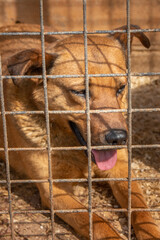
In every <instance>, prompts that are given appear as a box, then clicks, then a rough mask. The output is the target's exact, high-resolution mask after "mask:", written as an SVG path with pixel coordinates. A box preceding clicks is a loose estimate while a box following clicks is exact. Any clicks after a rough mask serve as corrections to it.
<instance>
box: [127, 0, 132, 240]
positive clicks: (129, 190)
mask: <svg viewBox="0 0 160 240" xmlns="http://www.w3.org/2000/svg"><path fill="white" fill-rule="evenodd" d="M126 1H127V2H126V5H127V8H126V10H127V75H128V76H127V80H128V240H131V208H132V206H131V181H132V179H131V169H132V167H131V161H132V93H131V42H130V41H131V32H130V30H131V29H130V0H126Z"/></svg>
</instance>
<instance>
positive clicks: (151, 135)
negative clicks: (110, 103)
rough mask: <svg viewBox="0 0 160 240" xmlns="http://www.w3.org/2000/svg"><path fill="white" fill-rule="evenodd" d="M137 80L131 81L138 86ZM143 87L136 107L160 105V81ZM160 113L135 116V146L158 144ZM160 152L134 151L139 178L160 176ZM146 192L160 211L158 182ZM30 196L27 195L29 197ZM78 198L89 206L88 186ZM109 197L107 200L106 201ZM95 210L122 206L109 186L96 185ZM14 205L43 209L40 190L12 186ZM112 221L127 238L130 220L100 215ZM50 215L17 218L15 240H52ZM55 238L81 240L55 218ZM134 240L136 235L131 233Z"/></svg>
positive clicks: (1, 230) (1, 191)
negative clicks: (128, 221)
mask: <svg viewBox="0 0 160 240" xmlns="http://www.w3.org/2000/svg"><path fill="white" fill-rule="evenodd" d="M135 80H136V79H135V78H134V79H132V82H133V83H134V84H133V85H135V82H136V81H135ZM137 81H139V82H140V83H141V86H139V87H137V88H136V86H134V89H133V90H132V94H133V97H132V105H133V108H143V107H144V108H147V107H148V108H154V107H159V103H160V79H158V78H156V77H154V78H153V79H150V81H149V82H150V84H146V85H144V83H145V78H144V79H143V78H141V79H139V78H138V79H137ZM159 122H160V112H157V113H156V112H152V113H133V144H156V143H159V142H160V133H159ZM159 155H160V149H135V150H133V159H132V168H133V169H134V172H135V173H136V176H137V177H151V178H152V177H153V178H154V177H159V178H160V164H159ZM5 176H6V174H5V164H4V162H2V161H1V162H0V179H5ZM11 179H18V176H17V175H16V174H15V173H14V172H12V171H11ZM140 184H141V186H142V189H143V192H144V194H145V195H146V199H147V203H148V205H149V206H150V207H151V208H156V209H157V208H158V209H160V204H159V203H160V188H159V181H140ZM26 193H27V194H26ZM75 194H76V196H77V198H78V199H79V200H80V201H82V202H83V203H84V204H86V205H87V201H88V198H87V185H86V184H83V185H78V186H76V187H75ZM106 196H107V198H106ZM92 201H93V208H98V209H101V210H102V209H103V208H104V207H105V208H107V207H108V208H111V207H113V208H118V207H119V205H118V203H117V202H116V200H115V199H114V197H113V196H112V192H111V190H110V188H109V186H108V185H107V183H106V184H105V185H103V186H101V185H100V184H98V183H96V184H93V191H92ZM12 206H13V210H26V211H27V210H41V209H42V208H41V203H40V197H39V194H38V190H37V189H36V188H35V187H34V185H33V184H12ZM7 209H8V193H7V188H6V186H5V185H2V184H1V186H0V211H4V210H7ZM99 214H100V215H103V216H104V218H105V217H106V218H107V219H109V220H110V222H112V224H113V225H114V226H115V228H117V230H118V231H119V232H120V233H121V234H122V235H123V236H125V238H126V239H127V219H126V218H125V216H124V214H123V213H114V214H113V213H108V212H103V213H99ZM153 217H154V218H155V219H156V220H157V223H159V224H160V212H156V213H154V212H153ZM50 222H51V220H50V214H49V213H46V214H40V213H34V214H33V213H27V212H25V213H24V214H15V215H14V231H15V236H16V238H15V239H16V240H32V239H34V240H36V239H38V240H49V239H51V224H50ZM54 231H55V236H56V238H55V239H61V240H67V239H70V240H78V239H79V240H80V239H82V237H80V236H78V235H77V234H76V233H75V232H74V231H73V230H72V229H71V228H70V227H68V225H66V224H65V223H64V222H63V221H61V220H60V219H59V218H58V217H55V229H54ZM0 239H1V240H9V239H11V237H10V227H9V215H6V214H1V215H0ZM132 239H133V240H135V239H136V238H135V235H134V233H133V230H132Z"/></svg>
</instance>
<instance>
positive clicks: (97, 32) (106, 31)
mask: <svg viewBox="0 0 160 240" xmlns="http://www.w3.org/2000/svg"><path fill="white" fill-rule="evenodd" d="M126 32H127V30H121V29H115V30H96V31H86V33H87V34H114V33H126ZM130 32H131V33H136V32H160V28H148V29H130ZM83 33H84V31H59V32H57V31H53V32H44V35H78V34H83ZM40 35H41V33H40V32H27V31H26V32H0V36H40Z"/></svg>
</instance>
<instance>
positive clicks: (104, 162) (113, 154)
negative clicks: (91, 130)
mask: <svg viewBox="0 0 160 240" xmlns="http://www.w3.org/2000/svg"><path fill="white" fill-rule="evenodd" d="M69 125H70V127H71V129H72V131H73V132H74V134H75V135H76V137H77V139H78V141H79V142H80V144H81V145H82V146H87V143H86V141H85V140H84V138H83V136H82V134H81V132H80V130H79V129H78V127H77V125H76V124H75V123H74V122H71V121H70V122H69ZM85 153H86V155H87V151H85ZM91 154H92V162H94V163H95V164H97V166H98V168H99V169H100V170H109V169H111V168H113V167H114V166H115V164H116V162H117V150H114V149H113V150H95V149H92V151H91Z"/></svg>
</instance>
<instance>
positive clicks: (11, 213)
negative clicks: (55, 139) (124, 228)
mask: <svg viewBox="0 0 160 240" xmlns="http://www.w3.org/2000/svg"><path fill="white" fill-rule="evenodd" d="M86 2H87V0H83V31H67V32H45V31H44V18H43V0H40V27H41V32H40V33H38V32H16V33H12V32H9V33H2V32H1V33H0V36H4V35H7V36H13V35H25V36H26V35H29V36H34V35H40V36H41V47H42V75H38V76H36V77H37V78H42V79H43V86H44V98H45V111H23V112H22V111H21V112H12V111H5V104H4V93H3V79H9V78H10V76H3V74H2V66H1V60H0V95H1V106H2V109H1V110H2V111H1V115H2V120H3V133H4V149H3V148H0V151H4V152H5V159H6V176H7V179H6V181H5V180H0V184H7V188H8V200H9V210H5V211H0V214H8V213H9V216H10V226H11V239H12V240H13V239H15V232H14V214H21V213H24V211H23V210H22V211H13V210H12V198H11V184H12V183H35V182H48V181H49V183H50V201H51V208H50V211H49V210H35V211H34V210H33V211H28V212H29V213H50V216H51V226H52V234H51V235H52V239H55V235H54V215H55V213H57V212H60V213H66V212H87V211H88V213H89V237H90V240H92V239H93V233H92V213H93V212H96V210H93V209H92V195H91V192H92V183H93V182H102V181H128V210H126V209H105V211H112V212H127V214H128V239H129V240H130V239H131V213H132V212H133V211H153V212H155V211H160V209H159V208H157V209H156V208H154V209H140V208H139V209H133V208H131V182H132V181H136V180H145V181H150V180H156V181H159V180H160V178H131V159H132V149H135V148H153V149H154V148H160V144H150V145H133V144H132V113H134V112H159V111H160V108H141V109H135V108H132V101H131V76H156V75H160V72H147V73H146V72H144V73H135V72H131V61H130V35H131V33H132V32H160V29H138V30H137V29H136V30H131V29H130V0H126V4H127V9H126V15H127V53H128V54H127V69H128V72H127V73H126V74H99V75H91V74H88V58H87V34H106V33H115V32H126V31H125V30H113V31H108V30H106V31H98V30H97V31H93V32H88V31H87V18H86V11H87V9H86ZM73 34H83V35H84V56H85V74H84V75H58V76H55V75H54V76H53V75H46V68H45V39H44V38H45V36H46V35H73ZM97 76H98V77H111V76H126V77H127V79H128V109H127V110H126V109H118V110H90V105H89V77H97ZM31 77H35V75H34V76H13V77H12V78H31ZM58 77H59V78H63V77H65V78H71V77H74V78H75V77H76V78H79V77H84V78H85V83H86V84H85V87H86V111H83V110H79V111H49V109H48V99H47V80H46V79H47V78H58ZM100 112H105V113H107V112H126V113H127V114H128V135H129V139H128V144H127V146H107V147H106V146H99V147H94V148H95V149H111V148H119V149H120V148H127V149H128V159H129V160H128V166H129V170H128V178H98V179H97V178H92V176H91V149H92V146H91V131H90V114H92V113H100ZM50 113H52V114H68V113H74V114H78V113H85V114H86V115H87V147H85V146H82V147H55V148H53V147H51V143H50V129H49V114H50ZM11 114H44V115H45V118H46V130H47V145H48V146H47V150H48V165H49V179H46V180H11V179H10V167H9V152H10V151H24V150H25V151H37V150H46V148H9V147H8V141H7V125H6V116H7V115H11ZM73 149H74V150H77V151H80V150H87V153H88V169H89V170H88V180H87V179H69V180H68V179H53V178H52V171H51V152H52V150H57V151H61V150H65V151H68V150H73ZM53 182H88V189H89V198H88V210H85V209H81V210H74V209H73V210H63V209H62V210H54V207H53V206H54V199H53V196H52V195H53V194H52V192H53V190H52V183H53ZM97 211H98V210H97Z"/></svg>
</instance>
